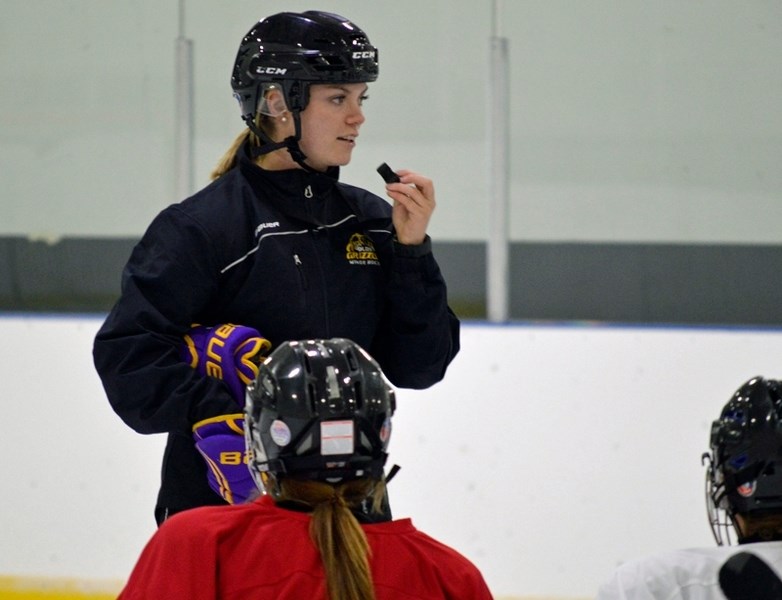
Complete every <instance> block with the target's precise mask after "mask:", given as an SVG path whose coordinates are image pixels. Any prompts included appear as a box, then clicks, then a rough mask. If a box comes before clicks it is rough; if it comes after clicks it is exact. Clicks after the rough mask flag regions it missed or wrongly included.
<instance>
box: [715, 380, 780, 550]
mask: <svg viewBox="0 0 782 600" xmlns="http://www.w3.org/2000/svg"><path fill="white" fill-rule="evenodd" d="M710 445H711V453H707V454H706V455H704V456H705V457H706V458H708V459H709V461H708V462H709V465H708V469H707V472H706V504H707V510H708V515H709V523H710V525H711V529H712V532H713V533H714V538H715V540H716V541H717V543H718V544H720V545H723V544H728V545H729V544H730V543H731V532H735V533H736V536H737V538H738V542H739V543H745V542H748V541H755V540H754V539H752V540H751V539H748V538H747V536H746V535H744V534H743V533H742V531H741V529H740V527H738V526H737V523H736V520H735V516H736V515H737V514H741V515H751V516H754V517H757V516H762V515H766V514H774V513H776V514H782V384H780V382H779V381H776V380H773V379H764V378H763V377H759V376H758V377H753V378H752V379H750V380H749V381H747V382H746V383H745V384H744V385H742V386H741V387H740V388H739V389H738V390H737V391H736V392H735V393H734V394H733V396H732V397H731V399H730V400H729V401H728V403H727V404H726V405H725V407H724V408H723V409H722V413H721V414H720V418H719V419H717V420H716V421H714V422H713V423H712V427H711V443H710Z"/></svg>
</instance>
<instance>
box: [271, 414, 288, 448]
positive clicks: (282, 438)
mask: <svg viewBox="0 0 782 600" xmlns="http://www.w3.org/2000/svg"><path fill="white" fill-rule="evenodd" d="M269 435H270V436H271V438H272V441H273V442H274V443H275V444H277V445H278V446H287V445H288V444H290V443H291V430H290V429H289V428H288V426H287V425H286V424H285V423H283V422H282V421H280V420H279V419H275V420H274V421H272V424H271V427H269Z"/></svg>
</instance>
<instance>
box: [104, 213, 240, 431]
mask: <svg viewBox="0 0 782 600" xmlns="http://www.w3.org/2000/svg"><path fill="white" fill-rule="evenodd" d="M214 248H215V245H214V244H212V242H211V240H210V239H209V236H208V235H207V233H206V232H205V231H203V229H202V228H200V227H199V226H198V224H197V223H195V222H194V221H192V220H189V219H188V218H187V217H186V215H183V214H181V213H180V212H179V211H178V210H177V209H176V208H173V209H168V210H166V211H163V212H162V213H161V214H160V215H158V217H157V218H156V219H155V220H154V221H153V222H152V224H151V225H150V227H149V228H148V230H147V232H146V233H145V234H144V237H143V238H142V239H141V241H140V242H139V243H138V244H137V245H136V247H135V248H134V250H133V252H132V254H131V257H130V259H129V260H128V263H127V264H126V266H125V269H124V271H123V274H122V289H121V295H120V298H119V300H118V301H117V303H116V304H115V306H114V307H113V309H112V310H111V312H110V313H109V315H108V317H107V319H106V321H105V322H104V323H103V325H102V327H101V328H100V330H99V331H98V333H97V335H96V337H95V341H94V344H93V360H94V363H95V367H96V369H97V371H98V374H99V376H100V378H101V381H102V383H103V386H104V389H105V391H106V394H107V396H108V399H109V402H110V403H111V405H112V408H113V409H114V410H115V412H116V413H117V414H118V415H119V416H120V417H121V418H122V419H123V421H125V423H127V424H128V425H129V426H130V427H132V428H133V429H135V430H136V431H138V432H140V433H161V432H170V431H180V432H185V431H186V432H189V431H190V428H191V426H192V424H193V423H195V422H197V421H199V420H201V419H204V418H207V417H211V416H215V415H219V414H226V413H231V412H237V411H239V410H240V409H239V407H238V405H237V404H236V402H234V400H233V398H232V396H231V395H230V393H229V392H228V390H227V388H226V387H225V386H224V385H223V383H222V382H221V381H219V380H216V379H212V378H209V377H203V376H201V375H200V374H198V373H197V372H196V371H195V370H193V369H192V368H190V366H188V365H187V364H185V363H184V362H183V360H182V358H181V356H180V354H179V346H180V345H181V344H182V336H183V334H184V333H185V332H187V331H188V330H189V329H190V327H191V325H192V324H193V323H194V322H195V320H196V319H197V315H199V314H200V313H201V312H202V310H203V309H204V307H205V306H206V305H207V304H208V302H209V299H210V297H211V296H212V295H213V294H214V293H215V289H216V285H217V283H216V281H217V279H216V276H215V273H216V271H217V266H216V265H217V262H216V261H217V260H219V257H217V256H215V250H214Z"/></svg>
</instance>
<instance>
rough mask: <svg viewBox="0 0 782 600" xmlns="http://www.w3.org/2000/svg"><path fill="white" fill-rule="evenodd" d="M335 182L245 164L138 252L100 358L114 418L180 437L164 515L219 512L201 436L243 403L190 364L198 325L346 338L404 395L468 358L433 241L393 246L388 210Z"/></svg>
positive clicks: (105, 330)
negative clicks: (187, 341)
mask: <svg viewBox="0 0 782 600" xmlns="http://www.w3.org/2000/svg"><path fill="white" fill-rule="evenodd" d="M331 175H334V174H333V173H332V174H330V175H327V174H316V173H309V172H306V171H304V170H300V169H296V170H290V171H265V170H263V169H260V168H259V167H257V166H256V165H254V164H253V163H251V162H250V161H249V160H248V159H246V158H244V157H242V158H240V160H239V163H238V165H237V167H235V168H234V169H232V170H231V171H229V172H228V173H226V174H225V175H224V176H223V177H221V178H219V179H218V180H216V181H214V182H213V183H212V184H210V185H209V186H207V187H206V188H204V189H203V190H201V191H200V192H198V193H196V194H195V195H194V196H192V197H191V198H188V199H187V200H185V201H183V202H181V203H178V204H174V205H172V206H169V207H168V208H166V209H164V210H163V211H162V212H161V213H160V214H159V215H158V216H157V217H156V218H155V219H154V220H153V222H152V223H151V224H150V226H149V228H148V229H147V231H146V233H145V234H144V236H143V237H142V239H141V240H140V242H139V243H138V244H137V245H136V247H135V248H134V250H133V252H132V254H131V256H130V259H129V261H128V263H127V265H126V266H125V269H124V271H123V274H122V293H121V296H120V298H119V300H118V301H117V303H116V304H115V306H114V307H113V309H112V310H111V312H110V314H109V315H108V317H107V319H106V321H105V323H104V324H103V326H102V327H101V329H100V330H99V332H98V334H97V336H96V338H95V343H94V347H93V357H94V362H95V366H96V368H97V371H98V373H99V375H100V377H101V380H102V382H103V386H104V389H105V391H106V394H107V396H108V399H109V401H110V403H111V405H112V407H113V409H114V410H115V411H116V413H117V414H118V415H119V416H120V417H121V418H122V419H123V420H124V421H125V422H126V423H127V424H128V425H129V426H130V427H132V428H133V429H135V430H136V431H138V432H140V433H161V432H167V433H169V440H168V447H167V449H166V453H165V456H164V462H163V477H162V485H161V491H160V496H159V498H158V510H163V511H168V512H169V513H173V512H177V511H179V510H184V509H185V508H190V507H193V506H199V505H203V504H219V503H222V499H221V498H220V497H219V496H217V495H216V494H214V493H213V492H212V491H211V490H210V489H209V487H208V485H207V479H206V475H205V466H204V463H203V460H202V459H201V457H200V456H199V455H198V453H197V451H196V450H195V447H194V444H193V441H192V437H191V429H192V425H193V424H194V423H196V422H197V421H200V420H202V419H205V418H208V417H212V416H216V415H221V414H227V413H235V412H237V410H238V407H237V405H236V402H235V401H234V400H233V398H232V397H231V395H230V394H229V392H228V390H227V388H226V387H225V386H224V385H223V383H222V382H221V381H219V380H216V379H212V378H209V377H202V376H200V375H199V374H198V373H197V372H195V371H194V370H193V369H191V368H190V367H189V366H188V365H186V364H185V363H183V362H182V360H181V358H180V354H179V350H178V349H179V346H180V345H181V344H182V336H183V334H184V333H186V332H187V331H188V330H189V329H190V327H191V326H192V324H194V323H200V324H203V325H216V324H220V323H236V324H240V325H246V326H250V327H254V328H255V329H257V330H258V331H260V332H261V334H262V335H263V336H264V337H266V338H268V339H269V340H270V341H271V342H272V345H273V347H276V346H277V345H278V344H280V343H281V342H283V341H286V340H295V339H305V338H331V337H345V338H349V339H352V340H354V341H356V342H357V343H358V344H360V345H361V346H363V347H364V348H366V349H367V350H368V351H369V352H370V354H372V355H373V356H374V357H375V358H376V359H377V361H378V362H379V363H380V365H381V366H382V368H383V370H384V372H385V373H386V375H387V377H388V378H389V380H390V381H391V382H392V383H393V384H394V385H396V386H398V387H402V388H417V389H421V388H426V387H429V386H431V385H432V384H434V383H436V382H438V381H440V380H441V379H442V377H443V375H444V374H445V370H446V368H447V366H448V364H449V363H450V362H451V360H452V359H453V357H454V356H455V355H456V353H457V352H458V350H459V321H458V319H457V318H456V316H455V315H454V314H453V312H452V311H451V310H450V308H449V307H448V304H447V295H446V286H445V282H444V281H443V278H442V275H441V273H440V269H439V267H438V265H437V262H436V261H435V259H434V257H433V255H432V252H431V242H430V240H429V239H428V238H427V240H426V241H425V242H424V243H423V244H422V245H420V246H403V245H400V244H398V243H396V242H395V241H394V238H393V228H392V225H391V206H390V204H389V203H388V202H386V201H384V200H383V199H382V198H379V197H377V196H375V195H373V194H371V193H369V192H367V191H365V190H362V189H359V188H356V187H353V186H349V185H346V184H343V183H340V182H338V181H337V180H336V178H335V177H333V176H331Z"/></svg>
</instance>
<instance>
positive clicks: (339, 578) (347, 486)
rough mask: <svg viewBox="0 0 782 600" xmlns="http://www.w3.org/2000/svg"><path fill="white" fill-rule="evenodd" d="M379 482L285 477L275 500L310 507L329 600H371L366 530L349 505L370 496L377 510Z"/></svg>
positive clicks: (381, 487)
mask: <svg viewBox="0 0 782 600" xmlns="http://www.w3.org/2000/svg"><path fill="white" fill-rule="evenodd" d="M384 493H385V484H384V483H383V482H378V481H373V480H371V479H366V478H365V479H356V480H353V481H347V482H344V483H340V484H336V485H331V484H328V483H323V482H319V481H308V480H296V479H291V478H285V479H283V480H282V481H281V482H280V494H279V496H278V498H277V499H278V500H292V501H295V502H298V503H301V504H305V505H307V506H309V507H311V508H312V509H313V510H312V520H311V522H310V535H311V536H312V540H313V542H314V543H315V546H317V548H318V551H319V552H320V556H321V560H322V561H323V568H324V571H325V572H326V583H327V586H328V592H329V600H374V599H375V589H374V586H373V584H372V573H371V571H370V568H369V554H370V548H369V543H368V542H367V537H366V534H365V533H364V530H363V529H362V528H361V525H359V522H358V521H357V520H356V517H355V516H354V515H353V513H352V512H351V510H350V509H351V508H355V507H357V506H359V505H360V504H361V502H362V500H364V498H366V497H367V496H370V495H371V497H372V500H373V505H372V509H373V510H374V511H376V512H379V511H380V503H381V501H382V499H383V495H384Z"/></svg>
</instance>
